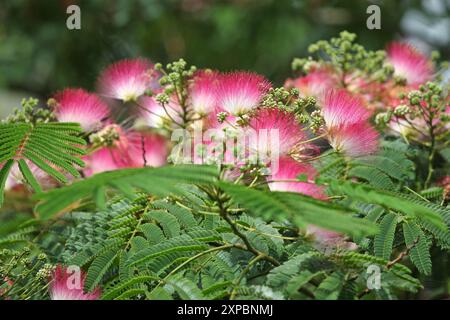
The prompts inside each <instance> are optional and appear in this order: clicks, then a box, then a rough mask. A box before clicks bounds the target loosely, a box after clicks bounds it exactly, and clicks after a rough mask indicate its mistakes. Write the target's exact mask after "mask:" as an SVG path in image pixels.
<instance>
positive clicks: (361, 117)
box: [322, 89, 370, 128]
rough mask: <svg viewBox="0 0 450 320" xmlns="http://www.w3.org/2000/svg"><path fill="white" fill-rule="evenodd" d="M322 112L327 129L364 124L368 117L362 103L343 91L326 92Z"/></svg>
mask: <svg viewBox="0 0 450 320" xmlns="http://www.w3.org/2000/svg"><path fill="white" fill-rule="evenodd" d="M322 111H323V119H324V121H325V125H326V126H327V128H334V127H339V126H343V125H344V126H345V125H352V124H355V123H359V122H365V121H367V119H368V118H369V117H370V112H369V111H368V110H367V109H366V108H365V107H364V103H363V101H362V100H361V99H360V98H358V97H354V96H352V95H351V94H350V93H349V92H347V91H346V90H344V89H341V90H330V91H328V92H327V94H326V96H325V102H324V105H323V108H322Z"/></svg>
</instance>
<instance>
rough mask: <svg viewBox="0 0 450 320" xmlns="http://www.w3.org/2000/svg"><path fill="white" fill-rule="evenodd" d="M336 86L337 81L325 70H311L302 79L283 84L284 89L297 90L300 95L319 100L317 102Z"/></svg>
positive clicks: (330, 72)
mask: <svg viewBox="0 0 450 320" xmlns="http://www.w3.org/2000/svg"><path fill="white" fill-rule="evenodd" d="M338 86H339V81H338V80H337V79H336V77H335V76H334V75H333V73H332V71H331V70H329V69H326V68H320V69H316V70H313V71H312V72H310V73H308V74H307V75H306V76H303V77H299V78H296V79H288V80H286V83H285V87H287V88H297V89H299V90H300V94H301V95H303V96H312V97H315V98H317V99H319V102H321V100H322V99H323V97H324V95H325V93H326V92H328V91H329V90H330V89H332V88H335V87H338Z"/></svg>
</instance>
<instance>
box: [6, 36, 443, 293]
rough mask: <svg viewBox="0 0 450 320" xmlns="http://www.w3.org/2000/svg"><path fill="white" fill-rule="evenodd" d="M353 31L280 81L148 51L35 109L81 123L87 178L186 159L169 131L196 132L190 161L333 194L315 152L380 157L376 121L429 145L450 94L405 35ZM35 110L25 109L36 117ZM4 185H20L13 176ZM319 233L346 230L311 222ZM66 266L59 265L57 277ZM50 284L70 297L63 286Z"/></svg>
mask: <svg viewBox="0 0 450 320" xmlns="http://www.w3.org/2000/svg"><path fill="white" fill-rule="evenodd" d="M355 37H356V36H355V35H354V34H350V33H347V32H343V33H341V34H340V36H339V37H337V38H333V39H331V40H330V41H319V42H318V43H316V44H314V45H312V46H311V47H310V52H311V54H313V55H314V54H316V53H320V54H319V55H318V58H316V59H314V58H313V57H308V58H306V59H296V60H294V63H293V67H294V70H296V71H299V72H300V74H298V76H297V77H295V78H291V79H287V80H286V81H285V83H284V87H282V88H275V87H274V86H273V85H272V84H271V83H270V82H269V80H267V79H266V78H265V77H264V76H262V75H259V74H256V73H253V72H248V71H233V72H219V71H216V70H209V69H204V70H197V69H196V68H195V67H188V66H187V64H186V62H185V61H184V60H179V61H177V62H174V63H171V64H168V65H167V66H165V67H163V66H162V65H161V64H153V63H151V62H150V61H149V60H147V59H144V58H138V59H126V60H122V61H118V62H116V63H114V64H112V65H111V66H109V67H107V68H106V69H105V70H104V71H103V72H102V73H101V75H100V77H99V80H98V90H97V91H98V93H91V92H87V91H86V90H84V89H75V88H68V89H65V90H63V91H61V92H58V93H56V94H55V95H54V96H53V97H52V98H51V99H50V100H49V102H48V107H49V108H48V110H50V111H51V112H50V113H49V114H47V113H45V114H43V113H42V112H40V113H39V114H37V116H36V115H35V116H34V118H39V119H40V121H47V120H46V119H47V118H48V119H50V118H51V117H53V118H54V119H56V120H57V121H60V122H77V123H79V124H80V125H81V127H82V128H83V130H84V137H85V138H86V141H88V143H89V146H88V150H87V151H88V152H87V153H88V155H87V156H86V157H85V158H84V161H85V162H86V164H87V166H86V168H85V169H83V170H82V171H83V174H84V176H90V175H93V174H97V173H100V172H103V171H111V170H118V169H123V168H136V167H145V166H162V165H164V164H166V163H167V162H170V161H172V162H177V161H178V159H179V155H178V154H177V152H180V148H175V146H173V144H172V143H170V139H171V138H173V135H174V133H175V132H177V130H183V134H182V136H183V137H185V136H186V134H185V133H187V136H189V138H191V137H192V136H194V139H193V140H194V141H193V142H191V140H189V143H188V151H189V156H190V158H189V159H188V160H190V162H192V163H196V164H204V163H208V164H210V163H216V164H219V165H220V167H221V169H223V170H224V171H226V175H224V176H226V177H227V178H228V179H233V180H235V181H236V182H242V181H249V180H248V179H245V178H250V181H252V179H253V182H252V184H253V185H254V184H255V183H256V182H262V183H266V184H267V185H268V187H269V188H270V190H272V191H289V192H298V193H302V194H305V195H307V196H311V197H314V198H316V199H319V200H322V201H327V199H328V197H327V194H326V190H325V187H324V186H321V185H318V184H317V183H316V181H317V178H318V172H317V170H316V168H315V163H316V161H320V159H321V158H322V157H325V156H327V155H330V154H333V153H334V154H338V155H339V156H340V157H342V159H343V160H344V161H349V160H351V159H352V158H359V157H364V156H367V155H372V154H375V153H376V152H377V151H378V149H379V137H380V134H382V133H380V132H378V131H377V130H376V129H375V128H374V126H373V125H372V122H373V120H376V121H375V122H377V123H378V124H380V123H382V124H384V125H388V127H389V128H390V130H393V131H398V132H400V133H401V134H402V135H404V136H406V134H405V130H414V131H415V132H416V135H415V136H414V137H413V138H414V139H416V140H422V141H425V142H426V143H428V144H429V145H430V146H431V149H433V148H434V147H435V145H436V144H438V143H439V141H440V140H439V139H441V140H442V139H443V138H441V136H442V135H445V134H446V133H447V132H448V115H449V112H450V107H449V104H448V91H446V90H443V89H442V87H441V86H440V85H439V84H436V83H435V82H430V81H431V80H433V79H434V73H435V69H434V68H435V67H434V65H433V62H432V60H431V59H429V58H428V57H427V56H425V55H423V54H421V53H419V52H418V51H417V50H416V49H414V48H413V47H412V46H411V45H409V44H405V43H392V44H390V45H389V46H388V47H387V51H367V50H365V49H364V48H363V47H362V46H360V45H358V44H357V43H356V42H355ZM411 90H413V91H411ZM407 92H410V93H409V94H406V93H407ZM28 109H30V108H29V107H27V110H28ZM27 112H28V114H27V115H25V116H24V117H25V118H27V117H28V118H30V119H33V115H31V116H30V115H29V113H30V110H28V111H27ZM20 117H21V115H20V114H17V115H16V118H18V119H19V118H20ZM198 132H200V140H197V139H195V136H196V135H197V133H198ZM417 133H420V135H417ZM171 135H172V136H171ZM183 151H186V150H183ZM192 151H193V154H192ZM432 152H434V151H432ZM432 152H430V157H431V160H430V162H432V160H433V159H432V156H433V154H432ZM185 160H186V158H185V157H183V161H185ZM30 167H31V168H32V169H34V168H33V166H32V165H31V164H30ZM36 170H38V169H36ZM80 170H81V169H80ZM430 172H431V173H430V174H432V170H430ZM13 173H14V174H13V176H12V178H14V179H13V180H17V179H20V172H18V171H17V170H13ZM38 179H40V180H44V179H45V177H39V175H38ZM49 183H50V182H49ZM7 186H8V187H9V188H14V181H11V177H10V180H8V182H7ZM311 230H314V231H311ZM310 231H311V232H312V233H315V234H317V235H318V238H321V239H322V238H327V235H329V238H332V239H334V240H336V239H338V238H339V235H337V234H334V233H330V234H328V233H327V231H324V230H319V229H317V228H315V227H313V226H312V227H311V228H310ZM319 235H320V236H319ZM334 240H333V241H334ZM61 273H62V271H61V269H57V271H56V273H55V278H56V279H57V280H58V279H60V278H61V279H63V276H62V275H61ZM58 281H59V280H58ZM58 281H56V283H58ZM52 290H53V291H54V292H56V293H55V296H58V297H64V296H65V293H61V292H62V291H64V290H63V289H61V287H60V286H58V285H55V286H54V287H53V289H52ZM58 292H60V293H58ZM77 294H78V295H79V297H80V298H82V297H84V296H83V293H82V292H79V293H77Z"/></svg>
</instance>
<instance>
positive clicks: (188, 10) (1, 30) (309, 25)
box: [0, 0, 450, 117]
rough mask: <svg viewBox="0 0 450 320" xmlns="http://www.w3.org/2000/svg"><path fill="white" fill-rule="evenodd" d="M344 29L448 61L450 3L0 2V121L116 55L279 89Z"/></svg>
mask: <svg viewBox="0 0 450 320" xmlns="http://www.w3.org/2000/svg"><path fill="white" fill-rule="evenodd" d="M70 4H77V5H79V6H80V8H81V23H82V29H81V30H72V31H71V30H68V29H67V28H66V19H67V17H68V15H67V14H66V8H67V7H68V6H69V5H70ZM371 4H377V5H379V6H380V8H381V26H382V29H381V30H368V29H367V27H366V19H367V17H368V14H367V13H366V9H367V7H368V6H369V5H371ZM342 30H349V31H351V32H355V33H357V34H358V36H359V41H360V42H361V43H362V44H364V45H365V46H366V47H368V48H371V49H379V48H383V47H384V46H385V45H386V43H388V42H389V41H391V40H394V39H407V40H408V41H412V42H413V43H414V44H415V45H416V46H417V47H419V48H420V49H421V50H424V51H431V50H432V49H438V50H440V51H441V53H442V56H443V58H444V59H448V58H449V56H450V0H384V1H382V0H378V1H375V0H372V1H367V0H352V1H349V0H342V1H337V0H336V1H326V0H228V1H225V0H223V1H220V0H217V1H214V0H105V1H101V0H78V1H74V0H72V1H69V0H39V1H37V0H1V1H0V117H4V116H5V115H6V114H7V113H8V112H9V111H10V110H11V108H13V107H17V106H18V105H19V103H20V100H21V98H22V97H25V96H34V97H38V98H43V99H46V98H47V97H49V96H50V95H51V94H52V93H53V92H55V91H56V90H59V89H62V88H64V87H68V86H72V87H85V88H87V89H93V88H94V87H95V81H96V77H97V75H98V73H99V72H100V70H101V69H102V68H104V67H105V66H106V65H108V64H109V63H111V62H113V61H115V60H117V59H120V58H124V57H136V56H146V57H148V58H150V59H151V60H153V61H154V62H162V63H166V62H169V61H172V60H175V59H177V58H180V57H183V58H185V59H186V60H187V61H188V62H189V63H192V64H194V65H196V66H198V67H210V68H216V69H219V70H235V69H249V70H254V71H257V72H260V73H262V74H264V75H266V76H267V77H268V78H269V79H270V80H272V81H273V82H274V83H275V84H282V83H283V82H284V79H285V78H286V77H288V76H289V75H290V63H291V61H292V59H293V58H294V57H298V56H305V55H306V50H307V47H308V45H309V44H310V43H311V42H314V41H316V40H319V39H328V38H330V37H332V36H335V35H337V34H338V33H339V31H342Z"/></svg>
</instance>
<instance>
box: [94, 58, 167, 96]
mask: <svg viewBox="0 0 450 320" xmlns="http://www.w3.org/2000/svg"><path fill="white" fill-rule="evenodd" d="M158 77H159V75H158V73H157V72H156V71H155V70H154V68H153V64H152V63H151V62H150V61H148V60H146V59H143V58H138V59H124V60H120V61H118V62H116V63H113V64H112V65H110V66H109V67H107V68H106V69H105V70H104V71H103V72H102V74H101V75H100V78H99V80H98V86H99V91H100V93H101V94H103V95H105V96H107V97H110V98H115V99H119V100H122V101H125V102H127V101H135V100H136V99H137V98H139V97H140V96H142V95H143V94H144V93H145V92H146V91H147V90H149V89H152V90H154V89H156V87H157V81H156V80H157V78H158Z"/></svg>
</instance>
